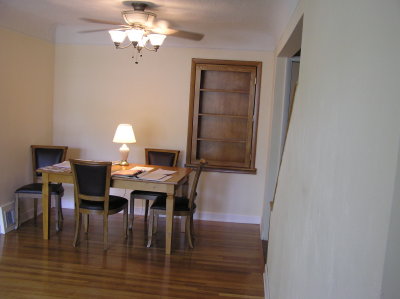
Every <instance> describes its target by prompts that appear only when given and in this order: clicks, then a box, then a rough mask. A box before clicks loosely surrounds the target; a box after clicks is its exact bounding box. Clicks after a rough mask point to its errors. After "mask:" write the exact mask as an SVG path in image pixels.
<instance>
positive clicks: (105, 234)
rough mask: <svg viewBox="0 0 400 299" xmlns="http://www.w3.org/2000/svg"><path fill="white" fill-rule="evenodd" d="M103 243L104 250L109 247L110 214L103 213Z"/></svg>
mask: <svg viewBox="0 0 400 299" xmlns="http://www.w3.org/2000/svg"><path fill="white" fill-rule="evenodd" d="M103 243H104V250H107V249H108V215H106V214H104V215H103Z"/></svg>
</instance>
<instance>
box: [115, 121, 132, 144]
mask: <svg viewBox="0 0 400 299" xmlns="http://www.w3.org/2000/svg"><path fill="white" fill-rule="evenodd" d="M113 142H115V143H136V138H135V133H133V128H132V125H130V124H120V125H119V126H118V127H117V130H116V131H115V135H114V139H113Z"/></svg>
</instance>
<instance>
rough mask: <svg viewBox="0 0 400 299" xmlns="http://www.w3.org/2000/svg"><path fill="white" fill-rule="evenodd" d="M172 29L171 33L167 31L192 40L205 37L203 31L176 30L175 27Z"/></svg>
mask: <svg viewBox="0 0 400 299" xmlns="http://www.w3.org/2000/svg"><path fill="white" fill-rule="evenodd" d="M170 30H171V33H167V35H169V36H175V37H179V38H185V39H190V40H195V41H200V40H202V39H203V37H204V34H202V33H196V32H190V31H183V30H175V29H170Z"/></svg>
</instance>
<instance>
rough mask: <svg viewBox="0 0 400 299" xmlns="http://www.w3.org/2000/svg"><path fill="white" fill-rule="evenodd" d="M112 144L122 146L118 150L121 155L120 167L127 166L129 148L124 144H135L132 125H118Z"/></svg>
mask: <svg viewBox="0 0 400 299" xmlns="http://www.w3.org/2000/svg"><path fill="white" fill-rule="evenodd" d="M113 142H114V143H122V146H121V147H120V149H119V152H120V153H121V162H120V164H121V165H123V166H124V165H128V164H129V163H128V161H127V160H128V155H129V147H128V146H127V145H126V143H135V142H136V138H135V133H134V132H133V128H132V125H130V124H120V125H118V127H117V130H116V131H115V135H114V139H113Z"/></svg>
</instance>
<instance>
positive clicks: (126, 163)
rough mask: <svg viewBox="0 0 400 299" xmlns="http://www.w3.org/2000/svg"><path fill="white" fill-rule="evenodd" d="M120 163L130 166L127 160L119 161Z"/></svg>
mask: <svg viewBox="0 0 400 299" xmlns="http://www.w3.org/2000/svg"><path fill="white" fill-rule="evenodd" d="M119 165H121V166H128V165H129V163H128V162H127V161H126V160H124V161H121V162H119Z"/></svg>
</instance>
